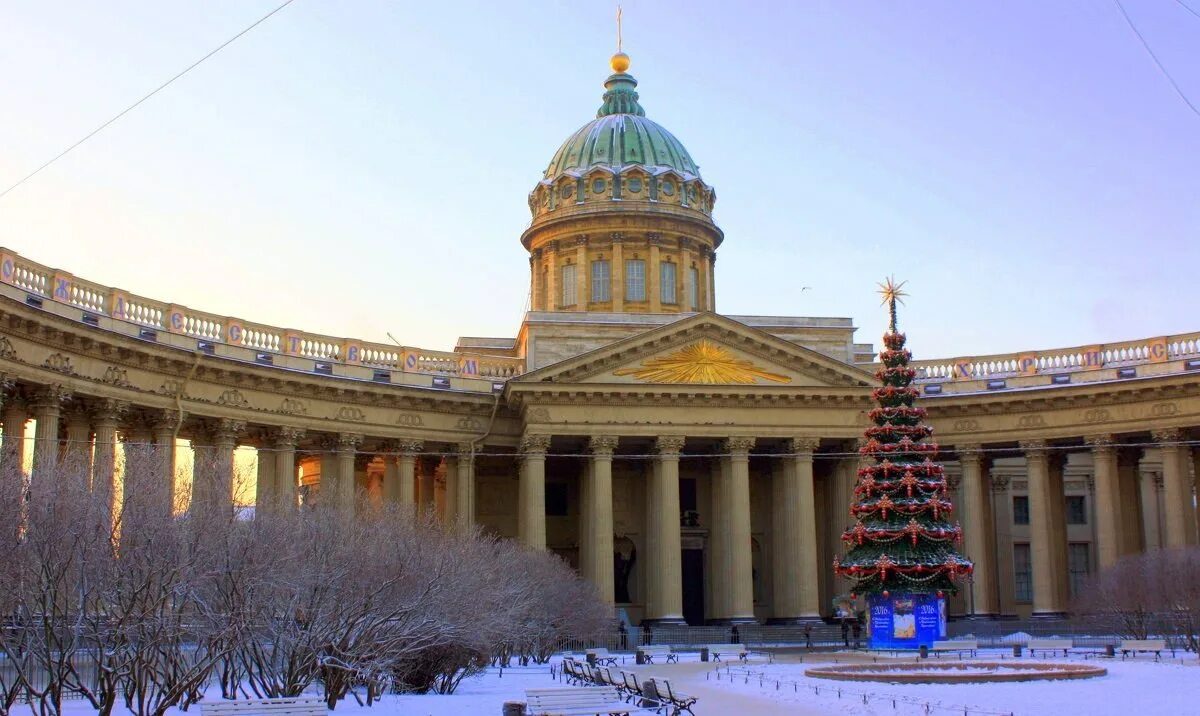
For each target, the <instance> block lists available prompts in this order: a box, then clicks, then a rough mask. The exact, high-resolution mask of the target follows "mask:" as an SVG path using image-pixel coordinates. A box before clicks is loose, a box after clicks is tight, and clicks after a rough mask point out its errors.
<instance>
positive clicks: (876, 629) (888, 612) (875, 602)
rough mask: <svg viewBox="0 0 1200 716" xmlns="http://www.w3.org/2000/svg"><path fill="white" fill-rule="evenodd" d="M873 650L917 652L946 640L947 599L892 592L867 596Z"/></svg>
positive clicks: (868, 632)
mask: <svg viewBox="0 0 1200 716" xmlns="http://www.w3.org/2000/svg"><path fill="white" fill-rule="evenodd" d="M867 605H868V607H869V608H868V609H867V635H868V637H869V638H870V640H871V648H872V649H916V648H918V647H920V646H921V645H925V646H933V642H935V641H937V640H939V639H945V638H946V599H945V597H939V596H938V595H936V594H913V593H911V592H890V593H889V594H888V596H886V597H885V596H883V595H882V594H872V595H869V596H868V597H867Z"/></svg>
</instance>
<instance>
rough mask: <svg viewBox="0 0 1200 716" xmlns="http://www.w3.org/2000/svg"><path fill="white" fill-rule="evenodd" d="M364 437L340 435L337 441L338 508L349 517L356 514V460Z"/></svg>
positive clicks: (349, 434)
mask: <svg viewBox="0 0 1200 716" xmlns="http://www.w3.org/2000/svg"><path fill="white" fill-rule="evenodd" d="M362 441H363V436H362V435H359V434H357V433H339V434H338V439H337V473H336V474H337V485H336V488H335V491H336V495H337V497H336V498H335V503H334V504H336V505H337V508H338V509H339V510H341V511H342V512H344V513H346V514H347V515H353V514H354V498H355V489H354V488H355V485H354V458H355V457H356V456H357V454H358V446H359V445H361V444H362Z"/></svg>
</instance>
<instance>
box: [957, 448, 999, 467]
mask: <svg viewBox="0 0 1200 716" xmlns="http://www.w3.org/2000/svg"><path fill="white" fill-rule="evenodd" d="M954 452H955V453H957V454H958V462H959V463H960V464H962V465H971V466H973V467H977V468H979V469H983V468H984V467H986V466H990V465H991V463H992V458H991V456H990V455H988V454H987V453H986V452H984V448H983V446H982V445H980V444H979V443H963V444H961V445H955V446H954Z"/></svg>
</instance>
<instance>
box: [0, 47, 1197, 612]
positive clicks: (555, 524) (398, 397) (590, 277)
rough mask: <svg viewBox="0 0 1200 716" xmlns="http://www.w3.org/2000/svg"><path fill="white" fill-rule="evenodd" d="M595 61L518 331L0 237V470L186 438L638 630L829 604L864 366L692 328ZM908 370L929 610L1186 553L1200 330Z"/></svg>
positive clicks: (699, 310) (814, 346) (858, 356)
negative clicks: (349, 307)
mask: <svg viewBox="0 0 1200 716" xmlns="http://www.w3.org/2000/svg"><path fill="white" fill-rule="evenodd" d="M611 69H612V74H610V75H609V76H608V78H607V79H606V80H605V81H604V92H603V97H602V99H601V104H600V107H599V110H598V111H597V112H596V116H595V118H594V119H592V120H591V121H589V122H587V123H586V124H584V125H583V126H582V127H581V128H580V129H579V130H578V131H576V132H574V133H573V134H571V135H570V136H569V137H567V138H566V140H565V141H564V142H563V143H562V144H561V146H559V147H558V149H557V151H555V152H554V153H553V155H552V156H551V159H550V162H549V164H548V166H547V167H546V170H545V172H544V174H543V175H542V178H541V179H540V180H539V181H538V182H537V184H536V185H535V186H534V187H532V190H531V191H530V192H529V195H528V204H529V210H530V213H531V217H532V218H531V221H530V224H529V227H528V229H526V230H525V232H524V233H523V234H522V235H521V237H520V243H521V246H522V247H524V250H525V251H527V252H528V255H529V287H530V295H531V309H530V310H529V311H528V312H527V313H526V314H525V316H524V317H523V319H522V320H521V322H520V325H519V327H518V329H517V330H516V332H515V335H512V336H505V337H463V338H460V339H459V341H458V343H457V345H456V346H454V349H453V350H451V351H438V350H425V349H421V348H416V347H401V346H397V345H390V344H376V343H371V342H367V341H361V340H356V339H353V338H345V337H337V336H327V335H319V334H314V333H307V332H303V331H296V330H291V329H284V328H278V327H274V326H269V325H264V324H259V323H255V322H254V321H253V320H252V318H253V316H246V317H230V316H222V315H216V314H211V313H206V312H204V311H202V310H198V309H193V308H190V307H187V306H184V305H180V304H177V303H174V302H172V301H171V300H170V298H171V297H157V298H148V297H144V296H140V295H136V294H134V293H130V292H127V291H124V290H120V289H116V288H113V287H109V286H104V285H102V284H99V283H94V282H92V281H89V280H87V279H86V278H83V277H81V276H77V275H75V274H74V273H68V272H67V271H64V270H60V269H56V268H51V267H48V266H44V265H41V264H38V263H36V262H35V261H34V258H36V257H33V258H30V257H27V256H25V255H23V254H21V253H18V252H17V251H14V250H12V249H7V248H3V249H0V382H2V385H3V404H2V407H0V422H2V426H3V432H2V439H3V452H2V453H0V455H2V459H3V460H8V461H16V462H15V464H18V465H21V466H27V467H28V472H29V473H30V474H29V480H30V481H31V484H32V485H35V486H36V485H37V483H38V480H39V479H48V478H47V477H45V476H46V475H47V474H49V473H52V469H51V468H52V466H53V464H54V463H55V461H57V460H60V459H61V456H62V455H64V454H70V453H74V454H75V455H76V456H81V457H82V459H84V460H86V461H87V462H88V464H90V471H91V489H92V490H93V491H94V492H95V493H96V494H97V495H112V494H113V493H114V492H115V490H116V487H115V486H116V485H118V484H119V482H120V474H119V472H120V470H121V467H120V465H121V462H122V461H121V460H120V459H119V458H120V453H121V451H122V450H130V449H136V447H137V446H141V445H155V446H157V448H158V449H159V450H160V451H163V452H164V454H167V455H168V457H169V459H166V460H162V461H160V464H159V466H158V467H157V468H155V469H156V470H157V473H156V474H155V479H158V480H161V483H162V485H164V487H165V488H166V489H168V490H171V491H176V492H180V493H182V492H183V491H184V488H185V487H186V486H188V485H190V484H191V475H190V474H188V473H189V470H191V469H192V468H191V466H192V465H193V464H197V462H198V461H195V460H193V459H192V456H193V455H195V454H200V453H201V452H204V451H209V454H210V455H212V456H215V459H216V460H217V463H218V469H219V470H222V471H224V472H226V473H229V474H230V475H231V477H230V479H229V480H228V481H226V483H225V484H226V485H230V484H233V483H234V480H233V478H232V475H233V473H236V472H237V471H238V470H240V469H246V468H245V466H246V465H250V466H251V467H249V468H248V469H249V470H251V471H252V474H251V475H250V476H249V477H250V478H251V480H250V482H251V483H252V484H253V489H252V490H251V491H250V493H251V494H249V495H234V494H233V492H232V491H231V490H230V489H225V490H224V491H223V492H222V491H221V490H216V491H214V492H206V493H204V494H201V492H200V491H199V490H195V491H193V492H192V493H191V497H190V499H209V500H219V501H222V502H226V503H228V504H229V505H230V506H232V505H233V504H234V503H235V502H238V503H241V502H243V501H244V502H248V503H252V504H253V507H254V510H255V511H260V510H261V511H266V510H296V509H310V508H312V507H313V506H314V505H337V506H340V507H341V508H343V509H348V510H353V509H364V505H370V504H372V503H377V504H387V503H395V504H407V505H412V506H414V507H415V508H417V509H421V510H428V511H431V512H433V513H434V514H436V515H437V518H438V519H441V520H443V521H445V522H446V523H448V524H458V525H462V526H468V527H469V526H478V527H479V528H480V529H483V530H485V531H487V532H489V533H491V534H494V535H496V536H498V537H502V538H509V539H515V540H520V541H521V542H522V543H524V544H526V545H528V546H529V547H530V548H533V549H544V550H550V551H553V552H554V553H556V554H558V555H560V556H561V557H562V558H563V559H564V560H566V561H567V562H569V563H570V564H571V565H572V566H573V567H575V568H576V569H577V570H578V571H579V572H580V574H582V575H583V576H584V577H586V578H587V579H588V580H590V581H592V582H593V583H594V584H595V585H596V586H597V588H598V589H599V590H600V593H601V594H602V595H603V596H604V597H605V598H606V599H607V600H608V601H609V602H610V603H611V604H612V605H613V607H614V610H616V611H615V613H619V614H621V615H622V616H623V618H625V619H627V620H628V621H629V622H630V623H633V624H648V625H670V624H685V623H686V624H689V625H701V624H738V623H763V624H788V623H796V622H803V621H808V620H816V619H822V618H828V617H830V616H831V615H833V614H834V613H835V610H836V609H837V605H838V604H839V603H841V602H842V601H844V600H845V599H846V596H847V595H848V594H849V593H850V592H851V591H852V587H851V585H849V584H848V583H846V582H845V581H844V580H843V579H842V578H840V577H837V576H835V574H834V570H833V563H834V559H835V557H836V556H837V555H838V554H840V553H841V552H842V548H843V546H842V544H841V537H842V534H843V532H844V531H845V530H846V529H847V527H848V526H850V525H851V518H850V516H849V513H848V508H849V505H850V503H851V501H852V500H851V496H852V491H853V486H854V481H855V477H856V474H857V470H858V468H859V465H860V457H859V448H860V446H861V436H862V435H863V431H864V428H865V427H866V426H867V425H868V420H867V416H866V413H867V411H868V410H869V409H870V408H871V407H873V403H872V400H871V391H872V388H873V387H875V385H876V383H877V382H876V379H875V378H874V373H875V371H876V370H877V367H878V366H877V364H876V361H877V357H876V354H875V351H874V349H873V347H872V345H871V344H869V343H861V342H857V341H856V336H855V326H854V324H853V321H852V320H851V319H849V318H824V317H821V318H814V317H795V316H759V315H755V316H736V315H724V314H720V313H718V312H717V311H716V308H717V303H716V283H717V280H716V279H717V272H716V258H717V253H718V251H719V250H720V248H721V245H722V242H723V241H724V238H725V237H724V234H723V232H722V231H721V229H720V228H719V227H718V225H717V223H716V222H715V220H714V208H715V206H716V198H717V195H716V190H715V189H714V187H713V186H712V185H711V184H710V183H709V181H710V180H712V179H713V178H712V177H707V178H706V177H703V176H701V174H700V169H699V167H698V165H697V163H696V162H695V161H694V160H693V158H692V156H691V155H690V154H689V152H688V150H687V148H686V147H685V146H684V145H683V144H682V143H681V142H680V141H679V140H678V139H677V138H676V137H675V136H674V135H673V134H671V133H670V132H669V131H668V130H667V129H665V128H664V127H662V126H660V125H659V124H657V123H655V122H654V121H652V120H651V119H649V118H648V117H647V116H646V111H645V110H644V109H643V107H642V104H641V99H640V97H639V95H638V92H637V80H636V79H634V77H633V75H631V74H630V73H629V69H630V61H629V58H628V57H627V56H626V55H624V54H621V53H618V54H617V55H615V56H613V58H612V60H611ZM581 109H582V108H581ZM723 180H726V181H736V180H737V177H727V178H723ZM514 199H515V197H514ZM513 249H514V250H518V249H517V247H516V245H515V242H514V247H513ZM71 269H72V270H77V271H81V272H85V271H86V270H87V267H86V266H84V267H71ZM247 308H250V307H247ZM447 318H448V319H450V320H453V317H447ZM912 365H913V367H914V368H915V369H916V370H917V381H916V383H915V385H916V386H917V387H918V388H919V390H920V391H921V398H920V405H922V406H923V407H924V408H926V409H927V410H928V414H929V422H930V424H931V425H932V426H933V427H934V430H935V432H934V437H935V440H936V441H937V442H938V443H939V445H940V446H941V451H942V452H941V454H942V459H943V460H944V461H945V463H946V472H947V475H948V477H949V484H950V488H951V496H952V501H953V503H954V505H955V508H956V509H955V513H954V519H955V520H956V521H957V522H958V523H959V524H960V525H961V527H962V532H963V541H962V543H961V544H960V545H959V551H960V553H961V554H963V555H964V556H965V557H966V558H968V559H970V560H971V561H973V562H974V564H975V569H974V573H973V575H972V576H971V579H970V581H969V582H966V583H963V584H962V589H961V592H960V593H959V594H958V595H957V596H956V597H955V598H954V599H953V600H952V602H951V604H950V609H951V612H952V615H954V616H958V617H966V618H980V619H984V618H986V619H998V618H1011V617H1030V616H1034V617H1052V616H1058V615H1061V614H1063V613H1065V612H1068V611H1069V610H1070V609H1071V600H1072V594H1073V593H1074V592H1075V591H1076V590H1077V589H1078V586H1079V585H1080V584H1081V582H1082V580H1084V579H1085V578H1087V576H1088V575H1089V574H1092V573H1094V572H1096V571H1098V570H1101V569H1104V568H1105V567H1107V566H1109V565H1111V564H1112V563H1113V562H1114V561H1115V560H1117V559H1118V558H1120V557H1121V556H1123V555H1126V554H1131V553H1137V552H1140V551H1143V550H1151V549H1157V548H1160V547H1171V546H1179V545H1187V544H1193V543H1195V542H1196V541H1197V505H1196V498H1195V474H1196V473H1195V469H1194V465H1195V464H1196V458H1197V457H1200V453H1198V452H1197V448H1196V447H1195V446H1196V443H1195V441H1194V437H1195V428H1194V427H1193V426H1200V382H1198V381H1197V379H1196V378H1197V375H1198V373H1197V371H1200V334H1189V335H1178V336H1155V337H1150V338H1136V339H1133V340H1129V341H1126V342H1122V343H1116V344H1106V345H1091V346H1071V347H1064V348H1061V349H1056V350H1042V351H1029V352H1019V353H1013V354H1008V355H989V356H973V357H947V358H944V359H931V360H916V361H914V362H913V364H912ZM29 445H32V446H33V447H32V448H30V447H27V446H29ZM247 454H249V457H250V458H251V460H250V461H249V462H248V463H246V462H244V461H242V460H241V459H240V456H244V455H247ZM10 464H12V463H10ZM98 499H99V498H98ZM174 504H175V509H186V504H184V502H183V501H181V500H175V501H174Z"/></svg>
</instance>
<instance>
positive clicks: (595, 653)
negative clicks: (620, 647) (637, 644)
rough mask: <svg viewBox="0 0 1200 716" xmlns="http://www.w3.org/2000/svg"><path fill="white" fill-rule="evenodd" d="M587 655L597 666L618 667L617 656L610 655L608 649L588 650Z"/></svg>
mask: <svg viewBox="0 0 1200 716" xmlns="http://www.w3.org/2000/svg"><path fill="white" fill-rule="evenodd" d="M586 653H587V655H588V656H590V657H592V659H593V660H594V661H595V662H596V663H597V664H604V665H605V666H616V665H617V655H616V654H610V653H608V649H588V650H587V652H586Z"/></svg>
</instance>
